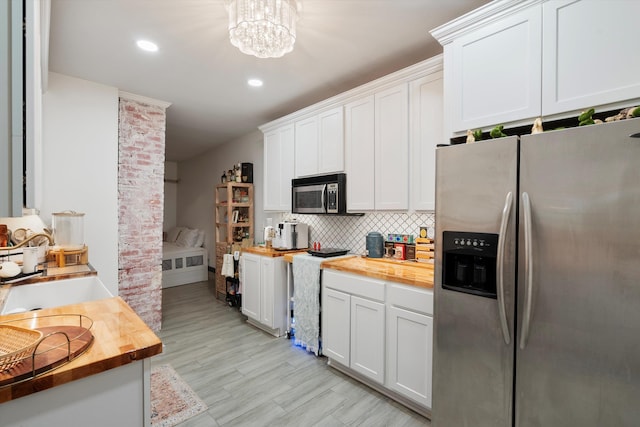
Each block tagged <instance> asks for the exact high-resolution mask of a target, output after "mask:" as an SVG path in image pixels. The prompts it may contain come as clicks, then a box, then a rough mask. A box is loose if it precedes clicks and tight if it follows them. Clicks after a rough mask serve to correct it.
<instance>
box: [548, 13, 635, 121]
mask: <svg viewBox="0 0 640 427" xmlns="http://www.w3.org/2000/svg"><path fill="white" fill-rule="evenodd" d="M639 16H640V1H631V0H608V1H606V2H605V1H575V0H572V1H568V0H551V1H547V2H545V3H543V22H544V32H543V34H544V37H543V47H542V52H543V61H542V64H543V73H542V78H543V85H542V87H543V92H542V114H544V115H548V114H555V113H561V112H564V111H570V110H582V109H588V108H589V107H595V106H598V105H603V106H604V105H606V104H614V103H617V102H619V101H624V100H629V99H632V98H640V77H639V74H638V70H640V54H639V53H638V49H639V47H638V26H637V25H638V17H639ZM625 106H626V105H625ZM607 109H611V108H607Z"/></svg>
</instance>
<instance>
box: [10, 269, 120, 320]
mask: <svg viewBox="0 0 640 427" xmlns="http://www.w3.org/2000/svg"><path fill="white" fill-rule="evenodd" d="M112 296H113V295H112V294H111V292H109V290H108V289H107V288H106V287H105V286H104V284H103V283H102V281H101V280H100V279H99V278H98V276H85V277H78V278H73V279H61V280H53V281H49V282H40V283H33V284H28V285H14V286H12V287H11V289H10V290H9V295H7V298H6V301H5V303H4V306H3V307H2V311H0V314H11V313H21V312H25V311H32V310H38V309H41V308H49V307H58V306H61V305H68V304H77V303H81V302H85V301H94V300H100V299H104V298H111V297H112Z"/></svg>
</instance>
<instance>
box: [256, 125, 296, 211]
mask: <svg viewBox="0 0 640 427" xmlns="http://www.w3.org/2000/svg"><path fill="white" fill-rule="evenodd" d="M293 135H294V127H293V124H289V125H284V126H281V127H279V128H276V129H273V130H271V131H269V132H266V133H265V134H264V187H263V191H264V193H263V194H264V210H265V211H281V212H288V211H290V210H291V179H293V162H294V154H293V151H294V145H293V144H294V141H293Z"/></svg>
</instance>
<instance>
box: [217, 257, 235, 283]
mask: <svg viewBox="0 0 640 427" xmlns="http://www.w3.org/2000/svg"><path fill="white" fill-rule="evenodd" d="M234 273H235V270H234V268H233V255H232V254H224V257H223V258H222V271H221V272H220V274H222V275H223V276H225V277H233V276H234Z"/></svg>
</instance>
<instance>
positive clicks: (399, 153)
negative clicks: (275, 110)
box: [260, 55, 444, 212]
mask: <svg viewBox="0 0 640 427" xmlns="http://www.w3.org/2000/svg"><path fill="white" fill-rule="evenodd" d="M410 92H411V94H410ZM410 104H411V105H410ZM442 109H443V101H442V55H437V56H435V57H433V58H431V59H428V60H425V61H422V62H420V63H417V64H414V65H412V66H410V67H407V68H404V69H402V70H399V71H396V72H395V73H392V74H389V75H387V76H384V77H381V78H379V79H377V80H374V81H372V82H369V83H366V84H364V85H362V86H359V87H357V88H354V89H352V90H350V91H347V92H344V93H342V94H340V95H336V96H335V97H333V98H330V99H327V100H325V101H322V102H321V103H318V104H316V105H313V106H310V107H307V108H305V109H303V110H300V111H298V112H295V113H292V114H291V115H289V116H286V117H283V118H281V119H278V120H276V121H274V122H271V123H268V124H265V125H263V126H261V127H260V129H261V130H262V131H263V133H264V135H265V166H264V168H265V188H264V192H265V210H281V211H284V210H290V205H291V201H290V191H291V188H290V187H291V179H290V178H289V179H288V180H286V182H284V183H281V184H284V187H283V188H285V187H286V199H284V200H285V201H286V209H283V204H284V202H283V200H281V199H282V197H281V195H280V194H279V193H277V192H275V191H274V190H273V189H274V188H280V187H282V186H281V185H279V183H278V179H282V177H279V176H278V174H281V172H280V168H281V167H284V168H287V167H291V171H292V172H291V173H292V174H293V177H303V176H313V175H319V174H330V173H339V172H342V171H344V172H345V173H346V174H347V211H349V212H363V211H373V210H389V211H407V210H409V209H412V210H427V211H430V210H433V209H434V206H433V205H434V194H433V193H434V191H435V190H434V186H435V182H434V181H435V173H434V158H435V146H436V145H437V144H438V143H440V142H442V140H443V135H442V133H443V131H442V129H443V127H444V125H443V123H442V121H443V117H444V115H443V111H442ZM410 116H411V117H410ZM285 129H286V132H285V131H284V130H285ZM292 135H293V136H292ZM290 140H292V141H293V142H291V146H294V147H295V149H291V150H290V151H287V152H286V153H283V152H282V146H283V144H284V142H283V141H290ZM294 153H295V154H294ZM410 155H411V156H412V158H413V159H414V160H413V161H410V160H409V159H410ZM283 156H284V157H283ZM289 157H290V158H291V161H290V163H289V160H286V161H285V160H284V159H283V158H287V159H289ZM272 163H273V164H272ZM294 164H295V166H294ZM412 186H415V188H412ZM410 192H411V197H412V198H415V200H412V202H411V204H412V206H409V203H410V202H409V199H410V197H409V196H410Z"/></svg>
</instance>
